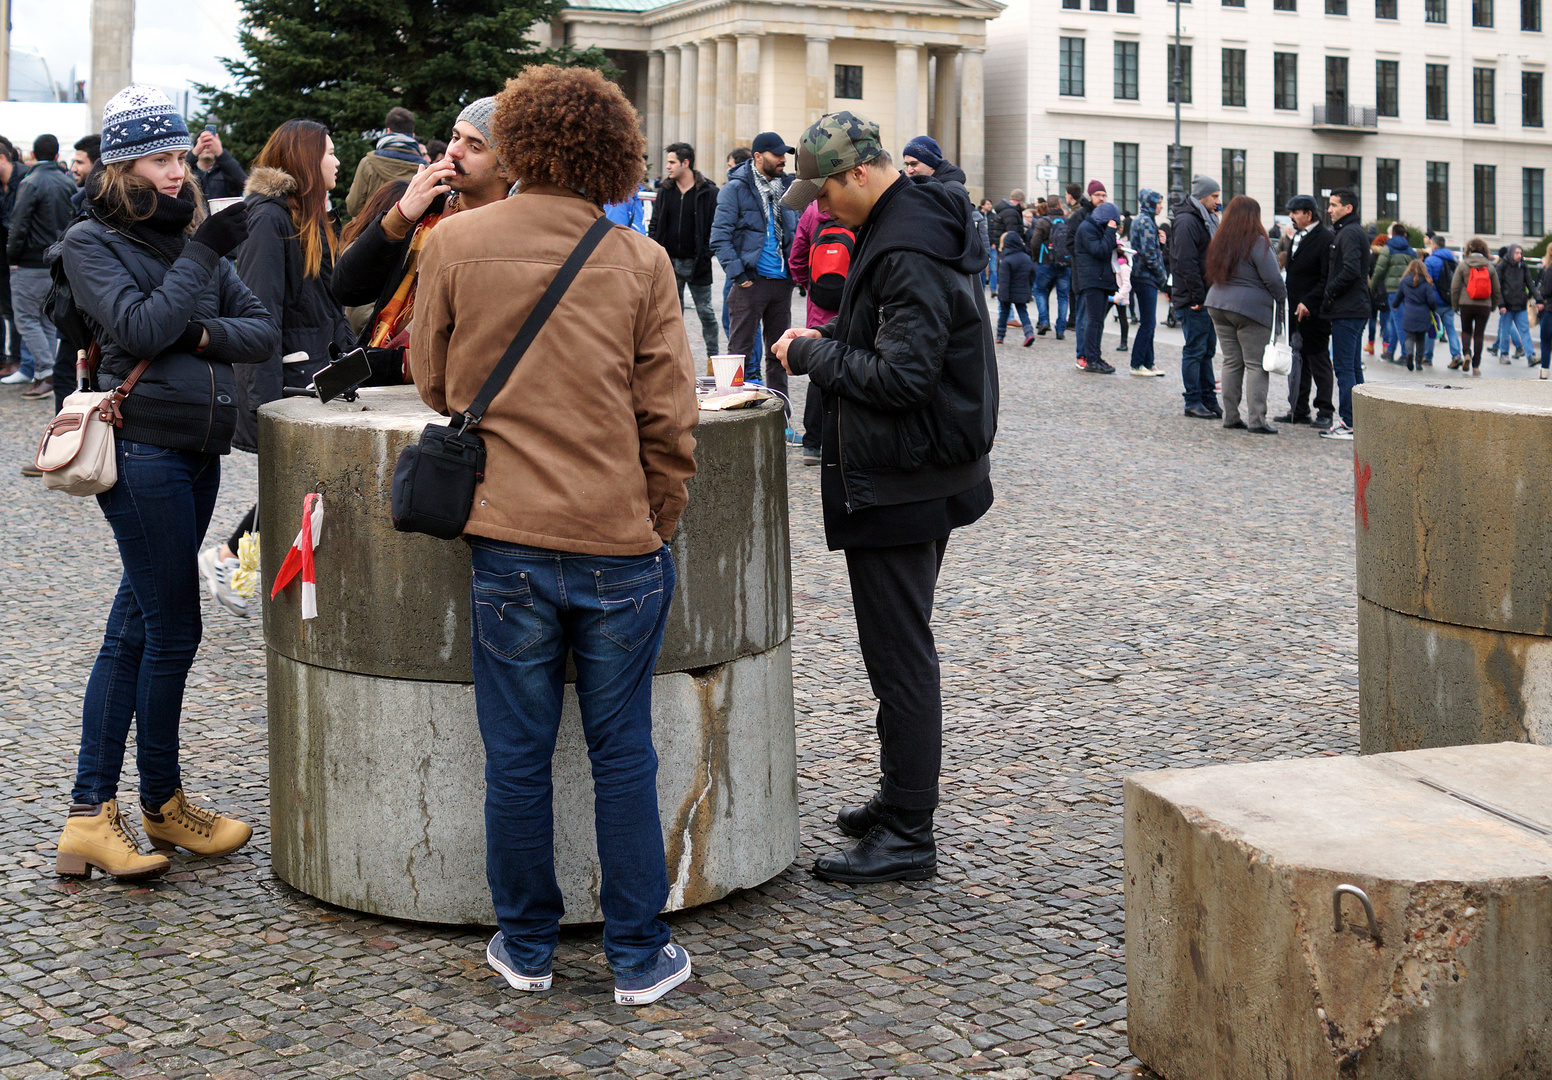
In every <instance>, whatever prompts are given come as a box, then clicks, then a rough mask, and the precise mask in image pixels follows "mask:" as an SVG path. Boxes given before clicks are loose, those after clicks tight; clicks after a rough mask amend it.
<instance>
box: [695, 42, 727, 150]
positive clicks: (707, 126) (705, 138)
mask: <svg viewBox="0 0 1552 1080" xmlns="http://www.w3.org/2000/svg"><path fill="white" fill-rule="evenodd" d="M695 51H696V53H697V54H698V55H699V57H700V59H699V60H698V61H696V77H695V164H696V165H697V166H699V165H700V163H701V158H702V156H704V155H707V154H715V153H716V152H717V80H718V79H719V78H721V76H722V69H721V68H719V67H717V43H716V42H715V41H701V42H697V43H696V45H695ZM707 160H708V161H709V160H710V158H707ZM705 171H706V170H705V169H704V168H703V169H701V172H705Z"/></svg>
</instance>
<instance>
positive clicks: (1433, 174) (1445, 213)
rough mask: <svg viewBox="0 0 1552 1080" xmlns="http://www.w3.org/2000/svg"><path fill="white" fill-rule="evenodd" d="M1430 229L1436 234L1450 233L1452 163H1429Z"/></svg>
mask: <svg viewBox="0 0 1552 1080" xmlns="http://www.w3.org/2000/svg"><path fill="white" fill-rule="evenodd" d="M1428 227H1429V228H1430V229H1432V230H1433V231H1434V232H1449V231H1450V163H1449V162H1448V161H1430V162H1429V163H1428Z"/></svg>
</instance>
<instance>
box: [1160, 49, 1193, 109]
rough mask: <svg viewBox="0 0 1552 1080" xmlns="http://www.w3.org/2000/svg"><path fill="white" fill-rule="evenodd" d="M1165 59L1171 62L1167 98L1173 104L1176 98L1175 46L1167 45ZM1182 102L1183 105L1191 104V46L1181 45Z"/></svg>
mask: <svg viewBox="0 0 1552 1080" xmlns="http://www.w3.org/2000/svg"><path fill="white" fill-rule="evenodd" d="M1165 60H1167V61H1168V63H1169V71H1168V72H1167V74H1168V76H1169V96H1168V97H1167V98H1166V99H1165V100H1167V101H1169V102H1170V103H1171V104H1173V103H1174V100H1175V46H1174V45H1169V46H1167V47H1166V52H1165ZM1180 102H1181V104H1182V105H1189V104H1191V46H1189V45H1182V46H1180Z"/></svg>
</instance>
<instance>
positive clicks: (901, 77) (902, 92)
mask: <svg viewBox="0 0 1552 1080" xmlns="http://www.w3.org/2000/svg"><path fill="white" fill-rule="evenodd" d="M920 56H921V47H920V46H917V45H896V46H895V139H894V142H893V145H890V144H889V143H888V142H887V141H886V143H885V146H884V149H886V150H888V151H889V153H890V155H891V156H892V157H894V158H895V159H896V160H897V161H898V160H899V157H900V151H901V150H903V149H905V144H906V143H907V142H909V141H910V140H911V139H913V138H915V137H916V136H917V135H920V134H921V126H920V123H919V122H918V120H917V117H916V84H917V75H916V71H917V65H918V63H919V58H920ZM886 140H887V136H886Z"/></svg>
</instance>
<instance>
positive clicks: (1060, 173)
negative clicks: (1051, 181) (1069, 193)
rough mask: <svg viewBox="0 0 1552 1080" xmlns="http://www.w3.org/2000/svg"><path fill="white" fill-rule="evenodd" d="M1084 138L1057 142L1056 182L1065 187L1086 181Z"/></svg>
mask: <svg viewBox="0 0 1552 1080" xmlns="http://www.w3.org/2000/svg"><path fill="white" fill-rule="evenodd" d="M1084 172H1085V169H1084V167H1083V140H1082V139H1062V140H1060V141H1059V142H1058V143H1057V144H1056V182H1057V183H1058V184H1060V185H1062V186H1063V187H1066V186H1067V185H1068V184H1082V183H1084V182H1085V181H1084V179H1083V174H1084Z"/></svg>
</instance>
